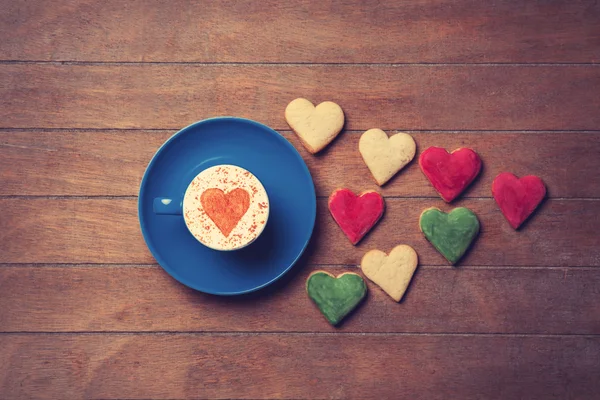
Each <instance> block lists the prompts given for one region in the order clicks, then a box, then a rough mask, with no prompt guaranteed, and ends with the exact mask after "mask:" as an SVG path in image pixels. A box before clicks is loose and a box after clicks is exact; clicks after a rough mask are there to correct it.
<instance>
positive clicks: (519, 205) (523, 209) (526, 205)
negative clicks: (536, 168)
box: [492, 172, 546, 229]
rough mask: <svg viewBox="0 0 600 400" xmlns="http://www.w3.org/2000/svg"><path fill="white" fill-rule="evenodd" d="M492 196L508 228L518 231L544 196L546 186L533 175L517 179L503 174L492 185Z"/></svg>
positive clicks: (511, 175)
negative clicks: (506, 221) (508, 225)
mask: <svg viewBox="0 0 600 400" xmlns="http://www.w3.org/2000/svg"><path fill="white" fill-rule="evenodd" d="M492 195H493V196H494V200H496V203H498V206H500V211H502V214H504V216H505V217H506V219H507V220H508V223H509V224H510V226H512V227H513V228H514V229H518V228H519V226H521V224H522V223H523V222H524V221H525V220H526V219H527V218H528V217H529V216H530V215H531V213H533V211H534V210H535V209H536V208H537V206H538V205H539V204H540V203H541V202H542V200H543V199H544V197H545V196H546V186H545V185H544V182H543V181H542V180H541V179H540V178H538V177H537V176H534V175H529V176H524V177H522V178H521V179H519V178H517V177H516V176H514V175H513V174H511V173H510V172H503V173H501V174H500V175H498V176H497V177H496V179H494V182H493V183H492Z"/></svg>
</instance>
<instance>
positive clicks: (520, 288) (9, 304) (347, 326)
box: [0, 264, 600, 334]
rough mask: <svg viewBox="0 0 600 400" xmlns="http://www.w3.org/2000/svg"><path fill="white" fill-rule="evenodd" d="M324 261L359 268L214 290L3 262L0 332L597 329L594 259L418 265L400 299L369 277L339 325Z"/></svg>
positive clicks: (303, 272)
mask: <svg viewBox="0 0 600 400" xmlns="http://www.w3.org/2000/svg"><path fill="white" fill-rule="evenodd" d="M318 269H325V270H327V271H328V272H331V273H333V274H336V275H337V274H340V273H343V272H347V271H355V272H359V273H360V270H359V269H358V268H331V267H309V266H306V265H304V264H301V265H298V266H297V267H295V269H294V270H292V271H291V272H290V273H289V276H286V277H285V278H283V280H282V281H281V282H278V283H277V284H275V286H274V287H270V288H268V289H266V290H263V291H261V292H258V293H255V294H252V295H247V296H242V297H218V296H210V295H205V294H202V293H199V292H195V291H194V290H192V289H189V288H186V287H185V286H183V285H181V284H179V283H178V282H176V281H175V280H174V279H171V278H170V277H169V276H168V275H167V274H166V273H165V272H164V271H162V269H161V268H160V267H158V266H156V267H122V266H103V267H51V266H48V267H26V266H19V267H10V266H4V267H0V293H2V296H0V331H2V332H110V331H120V332H123V331H171V332H172V331H194V332H211V331H212V332H214V331H216V332H223V331H238V332H426V333H463V332H477V333H489V332H493V333H517V334H600V308H599V307H598V306H597V300H598V299H600V269H598V268H576V269H562V268H561V269H546V268H519V269H514V268H497V269H487V268H478V269H475V268H462V269H461V268H451V267H447V268H432V267H420V268H419V269H418V270H417V272H416V274H415V277H414V280H413V282H412V284H411V287H410V289H409V292H408V294H407V295H406V298H405V300H404V301H403V302H402V303H401V304H397V303H395V302H394V301H393V300H392V299H391V298H390V297H388V296H387V295H386V294H385V293H384V292H383V291H382V290H381V289H379V288H378V287H377V286H376V285H374V284H372V283H371V282H370V281H367V284H368V286H369V293H368V296H367V299H366V301H365V302H364V304H362V305H361V306H360V307H359V308H358V309H357V310H356V311H355V313H354V314H352V315H351V316H349V317H348V318H347V319H346V320H345V321H344V323H342V324H341V326H340V327H338V328H333V327H331V325H329V324H328V323H327V322H326V321H325V319H324V318H323V317H322V315H321V314H320V313H319V312H318V310H317V309H316V307H314V306H313V304H312V303H311V301H310V300H309V298H308V296H307V294H306V288H305V282H306V279H307V278H308V275H309V274H310V273H311V272H313V271H315V270H318ZM532 313H534V314H535V318H533V317H532Z"/></svg>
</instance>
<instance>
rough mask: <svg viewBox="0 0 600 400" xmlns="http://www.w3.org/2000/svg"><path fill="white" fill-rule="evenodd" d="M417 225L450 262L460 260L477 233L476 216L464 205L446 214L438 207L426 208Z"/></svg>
mask: <svg viewBox="0 0 600 400" xmlns="http://www.w3.org/2000/svg"><path fill="white" fill-rule="evenodd" d="M419 226H420V228H421V231H422V232H423V234H425V237H426V238H427V240H429V241H430V242H431V244H432V245H433V246H434V247H435V248H436V249H437V251H439V252H440V253H442V255H443V256H444V257H446V259H447V260H448V261H450V263H452V264H456V262H457V261H458V260H460V258H461V257H462V256H463V254H465V252H466V251H467V249H468V248H469V246H470V245H471V242H472V241H473V240H474V239H475V237H476V236H477V233H479V220H478V219H477V216H476V215H475V214H474V213H473V211H471V210H469V209H468V208H464V207H458V208H455V209H454V210H452V211H450V213H448V214H446V213H445V212H443V211H442V210H440V209H439V208H435V207H434V208H428V209H426V210H425V211H423V213H422V214H421V219H420V220H419Z"/></svg>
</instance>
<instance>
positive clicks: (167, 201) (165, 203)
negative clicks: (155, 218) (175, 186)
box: [152, 197, 183, 215]
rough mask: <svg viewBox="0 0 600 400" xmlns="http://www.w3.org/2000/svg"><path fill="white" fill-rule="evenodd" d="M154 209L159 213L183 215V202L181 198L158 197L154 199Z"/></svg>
mask: <svg viewBox="0 0 600 400" xmlns="http://www.w3.org/2000/svg"><path fill="white" fill-rule="evenodd" d="M152 208H153V210H154V213H155V214H159V215H182V214H183V211H182V210H183V204H182V201H181V200H175V199H171V198H169V197H157V198H155V199H154V203H153V207H152Z"/></svg>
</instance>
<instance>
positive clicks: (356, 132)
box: [0, 126, 600, 135]
mask: <svg viewBox="0 0 600 400" xmlns="http://www.w3.org/2000/svg"><path fill="white" fill-rule="evenodd" d="M183 128H185V127H184V126H182V127H181V128H70V127H63V128H41V127H34V128H10V127H0V132H7V131H8V132H11V131H17V132H25V133H52V132H57V133H63V132H65V133H85V132H90V131H92V132H108V133H110V132H115V133H127V132H152V133H169V132H172V133H173V134H175V133H176V132H177V131H179V130H181V129H183ZM274 130H275V131H277V132H278V133H284V134H292V130H290V129H274ZM386 131H389V132H393V131H402V132H406V133H429V134H437V133H439V134H447V133H467V134H469V133H473V134H477V135H481V134H484V135H487V134H496V133H526V134H527V133H531V134H536V133H550V134H557V135H558V134H568V133H591V134H599V133H600V130H589V129H580V130H577V129H569V130H564V129H557V130H549V129H538V130H532V129H505V130H501V129H490V130H482V129H448V130H444V129H434V130H431V129H403V128H390V129H386ZM364 132H365V131H361V130H356V129H349V130H342V132H341V133H340V135H341V134H351V135H359V134H363V133H364Z"/></svg>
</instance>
